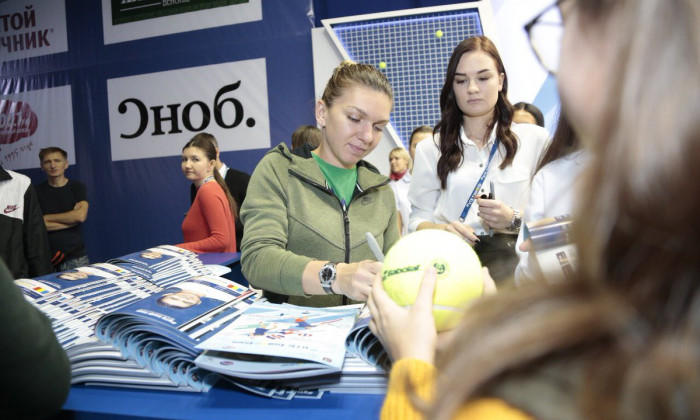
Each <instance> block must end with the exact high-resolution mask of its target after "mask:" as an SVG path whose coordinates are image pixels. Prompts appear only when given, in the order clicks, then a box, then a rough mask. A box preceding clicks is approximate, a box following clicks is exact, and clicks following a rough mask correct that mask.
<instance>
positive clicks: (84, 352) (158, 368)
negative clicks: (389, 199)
mask: <svg viewBox="0 0 700 420" xmlns="http://www.w3.org/2000/svg"><path fill="white" fill-rule="evenodd" d="M16 284H17V285H18V286H20V287H21V289H22V290H23V292H24V295H25V298H26V299H27V300H29V301H30V302H31V303H32V304H34V305H35V306H36V307H38V308H39V309H40V310H42V311H43V312H44V313H45V314H46V315H47V316H49V318H50V319H51V321H52V324H53V328H54V331H55V333H56V335H57V337H58V339H59V342H60V343H61V345H62V346H63V348H64V349H65V350H66V353H67V354H68V357H69V358H70V360H71V365H72V382H73V383H84V384H88V385H108V386H120V387H135V388H150V389H165V390H180V391H198V392H202V391H204V392H206V391H208V390H209V389H210V388H211V386H212V385H213V384H214V383H215V382H217V381H218V380H220V379H221V378H223V379H225V380H227V381H229V382H231V383H233V384H235V385H236V386H238V387H240V388H243V389H245V390H247V391H250V392H253V393H256V394H259V395H264V396H268V397H273V398H283V399H291V398H320V397H321V396H322V395H323V393H324V392H350V393H382V392H384V391H385V389H386V372H385V369H384V368H385V367H386V366H387V365H388V358H387V357H386V353H385V352H384V350H383V348H382V347H381V344H380V343H379V341H378V340H377V339H376V338H374V337H373V336H372V334H371V332H370V331H369V328H368V327H367V323H368V318H367V317H368V311H367V309H366V308H361V307H360V306H359V305H355V306H345V307H336V308H309V307H300V306H293V305H287V304H282V305H278V304H272V303H269V302H266V301H265V300H264V299H262V298H260V297H259V296H258V294H257V293H256V291H254V290H253V289H249V288H248V287H245V286H242V285H240V284H237V283H235V282H233V281H231V280H228V279H225V278H222V277H218V276H215V275H213V274H211V273H210V272H209V270H208V269H207V268H206V267H205V266H204V265H203V264H202V263H201V261H200V260H199V259H198V258H197V256H196V255H195V254H194V253H192V252H190V251H186V250H184V249H180V248H177V247H174V246H169V245H163V246H158V247H154V248H149V249H146V250H143V251H139V252H134V253H131V254H127V255H124V256H121V257H119V258H114V259H111V260H109V262H107V263H100V264H92V265H90V266H87V267H80V268H77V269H73V270H68V271H64V272H59V273H53V274H50V275H46V276H41V277H37V278H34V279H18V280H16Z"/></svg>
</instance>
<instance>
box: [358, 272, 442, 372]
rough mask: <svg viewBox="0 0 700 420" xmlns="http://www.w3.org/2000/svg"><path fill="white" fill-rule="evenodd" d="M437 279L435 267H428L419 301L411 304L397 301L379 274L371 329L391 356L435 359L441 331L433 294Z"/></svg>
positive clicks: (371, 306) (370, 301)
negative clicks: (408, 306) (401, 303)
mask: <svg viewBox="0 0 700 420" xmlns="http://www.w3.org/2000/svg"><path fill="white" fill-rule="evenodd" d="M436 283H437V272H436V271H435V268H433V267H429V268H428V269H427V270H425V274H424V275H423V281H422V282H421V285H420V288H419V289H418V295H417V297H416V301H415V303H414V304H413V305H411V307H410V308H403V307H401V306H399V305H397V304H396V302H394V301H393V300H391V298H390V297H389V295H387V293H386V292H385V291H384V287H383V285H382V277H381V275H377V276H376V278H375V281H374V285H373V286H372V293H371V294H370V298H369V299H368V300H367V307H368V308H369V310H370V313H371V314H372V319H371V320H370V322H369V329H370V330H371V331H372V333H373V334H374V335H375V336H376V337H377V338H379V341H381V342H382V345H383V346H384V348H385V349H386V351H387V352H388V353H389V357H390V358H391V359H392V360H394V361H396V360H399V359H420V360H424V361H426V362H428V363H433V361H434V359H435V349H436V347H437V341H438V338H437V332H436V330H435V320H434V318H433V294H434V292H435V285H436Z"/></svg>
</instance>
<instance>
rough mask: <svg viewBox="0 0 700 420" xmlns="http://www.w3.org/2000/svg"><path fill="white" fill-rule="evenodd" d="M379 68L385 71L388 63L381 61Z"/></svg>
mask: <svg viewBox="0 0 700 420" xmlns="http://www.w3.org/2000/svg"><path fill="white" fill-rule="evenodd" d="M379 68H380V69H385V68H386V63H385V62H383V61H380V62H379Z"/></svg>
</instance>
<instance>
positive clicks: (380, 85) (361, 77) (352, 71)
mask: <svg viewBox="0 0 700 420" xmlns="http://www.w3.org/2000/svg"><path fill="white" fill-rule="evenodd" d="M357 85H359V86H364V87H367V88H370V89H374V90H376V91H377V92H382V93H384V94H386V96H388V97H389V99H390V100H391V102H392V106H393V102H394V91H393V89H392V88H391V84H390V83H389V80H388V79H387V78H386V76H384V74H383V73H382V72H380V71H379V70H377V69H376V68H374V67H373V66H370V65H369V64H361V63H355V62H352V61H343V62H342V63H340V65H339V66H338V67H336V68H335V70H333V75H332V76H331V78H330V79H328V83H327V84H326V89H325V90H324V91H323V95H322V96H321V100H323V102H324V103H325V104H326V106H328V107H331V106H333V101H334V100H335V98H337V97H339V96H341V95H342V94H343V92H344V91H345V90H346V89H348V88H350V87H352V86H357Z"/></svg>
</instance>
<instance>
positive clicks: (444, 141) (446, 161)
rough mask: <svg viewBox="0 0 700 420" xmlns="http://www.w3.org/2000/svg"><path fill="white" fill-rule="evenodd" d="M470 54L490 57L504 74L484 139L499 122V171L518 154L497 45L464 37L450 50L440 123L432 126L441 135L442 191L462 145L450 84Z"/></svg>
mask: <svg viewBox="0 0 700 420" xmlns="http://www.w3.org/2000/svg"><path fill="white" fill-rule="evenodd" d="M472 51H483V52H485V53H486V54H488V55H490V56H491V58H493V60H494V62H495V64H496V70H497V71H498V73H502V74H503V88H502V89H501V91H500V92H498V101H497V102H496V107H495V109H494V113H493V121H491V123H490V124H489V126H488V129H487V130H486V133H487V134H486V136H488V135H489V133H491V131H492V130H493V127H494V126H495V125H496V123H498V127H497V128H496V137H497V138H498V139H499V140H500V142H501V144H502V145H503V147H504V148H505V151H506V155H505V158H504V159H503V163H501V166H500V168H501V169H505V168H506V167H508V166H509V165H510V164H511V163H512V162H513V158H515V153H516V152H517V151H518V139H517V136H516V135H515V134H514V133H513V132H511V131H510V124H511V123H512V122H513V106H512V105H511V104H510V101H508V75H507V74H506V69H505V67H504V66H503V60H501V56H500V55H499V54H498V50H497V49H496V46H495V45H494V44H493V42H492V41H491V40H490V39H489V38H487V37H485V36H474V37H471V38H467V39H465V40H463V41H462V42H460V43H459V44H458V45H457V47H455V49H454V51H452V56H451V57H450V61H449V62H448V64H447V73H446V75H445V84H444V85H442V90H441V91H440V112H441V116H440V121H439V122H438V123H437V125H436V126H435V131H437V132H439V133H440V159H439V160H438V165H437V173H438V177H439V178H440V186H441V188H442V189H445V188H447V176H448V175H449V174H450V172H454V171H456V170H457V168H459V165H461V164H462V152H463V147H464V146H463V145H462V142H461V141H460V139H459V130H460V128H461V127H462V111H461V110H460V109H459V106H458V105H457V99H456V98H455V94H454V89H453V83H454V79H455V73H456V72H457V64H459V60H460V58H462V55H464V54H466V53H470V52H472Z"/></svg>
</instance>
